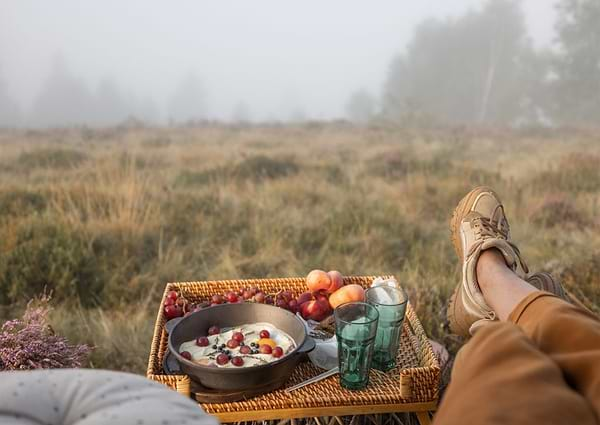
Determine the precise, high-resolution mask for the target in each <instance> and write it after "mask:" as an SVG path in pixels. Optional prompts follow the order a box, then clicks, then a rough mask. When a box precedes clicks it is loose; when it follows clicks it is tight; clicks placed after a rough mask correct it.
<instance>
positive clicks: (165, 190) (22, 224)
mask: <svg viewBox="0 0 600 425" xmlns="http://www.w3.org/2000/svg"><path fill="white" fill-rule="evenodd" d="M599 140H600V139H599V135H598V134H597V133H593V132H583V131H579V132H560V131H557V132H554V133H549V132H546V131H544V132H541V131H540V132H537V133H536V132H535V131H527V132H514V131H509V130H503V129H494V130H480V129H479V130H478V129H437V130H429V131H417V130H411V129H394V128H386V127H371V128H352V127H348V126H344V125H335V124H328V125H321V124H313V125H306V126H288V127H253V128H234V127H229V128H225V127H217V126H215V127H205V128H178V129H129V130H128V129H123V128H115V129H107V130H76V129H70V130H56V131H23V132H18V131H11V132H8V131H6V132H0V302H1V303H4V304H10V305H11V307H5V308H3V309H2V310H1V311H0V314H2V315H4V316H9V315H14V314H16V310H18V309H19V308H20V307H19V306H22V304H23V303H24V302H25V301H26V300H27V299H28V297H30V296H31V295H32V294H34V293H37V292H39V291H41V290H43V288H44V287H47V288H48V289H52V290H54V293H55V304H56V305H55V313H54V325H55V327H56V329H57V330H58V331H60V332H62V333H64V334H66V335H67V336H69V337H70V338H71V339H72V340H73V341H77V342H80V341H81V342H87V343H92V344H94V345H96V346H97V349H96V351H95V353H94V356H93V358H92V363H93V366H97V367H107V368H114V369H124V370H131V371H135V372H143V371H144V368H145V362H146V359H147V350H148V348H149V342H150V333H151V330H152V325H153V321H154V318H155V315H156V306H157V303H158V298H159V296H160V293H161V291H162V286H163V285H164V284H165V283H166V282H167V281H181V280H190V279H194V280H202V279H209V278H210V279H213V278H214V279H225V278H251V277H274V276H288V275H300V276H301V275H305V274H306V273H307V272H308V271H309V270H310V269H312V268H316V267H319V268H324V269H330V268H336V269H339V270H341V271H342V272H343V273H345V274H388V273H391V274H395V275H396V276H397V277H398V278H399V279H400V281H401V282H402V283H404V284H405V285H406V286H407V288H408V289H409V293H410V296H411V301H412V302H413V304H414V305H415V306H416V309H417V311H418V314H419V315H420V317H421V319H422V320H423V322H424V324H425V327H426V328H427V330H428V332H429V333H430V334H431V335H432V337H433V338H435V339H438V340H440V341H441V342H443V343H445V344H446V345H448V346H449V347H450V349H451V350H456V349H457V348H458V347H459V345H460V344H461V341H460V340H458V339H456V338H454V337H452V336H451V335H449V334H448V332H447V328H446V324H445V311H444V310H445V302H446V298H447V297H448V295H449V294H450V292H451V291H452V289H453V287H454V285H455V284H456V282H457V280H458V279H459V269H458V265H457V262H456V259H455V256H454V252H453V250H452V247H451V244H450V241H449V238H448V236H449V232H448V226H447V220H448V218H449V216H450V214H451V211H452V208H453V207H454V205H455V204H456V203H457V202H458V200H459V199H460V198H461V197H462V195H463V194H464V193H465V192H466V191H468V190H469V189H470V188H471V187H472V186H474V185H478V184H488V185H491V186H493V187H495V188H496V189H497V190H498V191H499V192H500V193H501V194H502V196H503V200H504V202H505V204H506V209H507V211H508V214H509V216H510V219H511V222H512V227H513V234H514V236H515V239H516V240H517V241H518V242H519V245H520V246H521V247H522V251H523V252H524V254H525V256H526V258H527V260H528V262H529V263H530V265H531V266H532V268H533V269H546V270H549V271H553V272H555V273H557V274H559V275H561V276H562V277H563V279H564V281H565V284H566V285H568V286H569V288H570V289H571V290H572V291H573V292H574V293H577V294H578V295H579V296H580V297H581V298H582V299H584V300H585V301H586V302H587V303H588V304H589V305H590V307H591V308H594V309H596V310H598V308H599V306H600V293H599V292H598V289H597V288H598V273H600V271H599V270H600V269H599V268H598V267H599V266H598V264H599V260H598V258H597V255H596V254H595V253H597V252H600V251H599V248H600V236H599V232H598V230H599V229H600V221H599V220H598V218H597V217H598V212H599V208H600V205H599V202H600V201H599V199H600V175H599V173H600V171H599V169H600V167H599V165H600V163H599V161H600V160H599V159H598V157H596V156H593V155H589V154H588V152H589V151H590V150H594V149H595V150H596V151H597V150H598V147H599V145H600V142H599ZM15 306H16V307H15Z"/></svg>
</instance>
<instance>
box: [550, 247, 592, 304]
mask: <svg viewBox="0 0 600 425" xmlns="http://www.w3.org/2000/svg"><path fill="white" fill-rule="evenodd" d="M560 277H561V280H562V284H563V285H564V287H565V288H566V289H567V290H569V291H571V292H572V293H573V294H574V295H575V296H576V297H577V298H579V299H580V300H581V301H583V303H584V304H585V305H586V306H587V307H588V308H590V309H592V310H593V311H595V312H596V313H600V254H597V253H596V254H592V255H585V256H583V257H581V258H580V259H579V260H577V261H576V262H574V263H573V264H571V265H569V266H566V267H564V268H563V270H562V271H561V272H560Z"/></svg>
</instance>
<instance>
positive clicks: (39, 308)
mask: <svg viewBox="0 0 600 425" xmlns="http://www.w3.org/2000/svg"><path fill="white" fill-rule="evenodd" d="M49 312H50V307H49V306H48V303H47V299H43V300H42V301H41V302H40V303H31V302H30V303H29V304H28V305H27V309H26V310H25V313H24V314H23V317H22V318H21V319H15V320H9V321H8V322H5V323H4V324H3V325H2V328H0V371H3V370H25V369H56V368H76V367H81V366H82V365H84V364H85V363H86V361H87V358H88V356H89V354H90V352H91V351H92V350H91V348H90V347H89V346H88V345H71V344H69V342H68V341H67V340H66V339H65V338H64V337H61V336H59V335H56V334H55V333H54V331H53V330H52V328H51V327H50V325H49V323H48V314H49Z"/></svg>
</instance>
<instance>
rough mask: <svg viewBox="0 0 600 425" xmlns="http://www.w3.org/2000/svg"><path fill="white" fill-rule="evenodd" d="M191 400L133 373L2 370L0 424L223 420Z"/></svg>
mask: <svg viewBox="0 0 600 425" xmlns="http://www.w3.org/2000/svg"><path fill="white" fill-rule="evenodd" d="M218 423H219V422H218V421H217V420H216V418H214V417H212V416H209V415H207V414H206V413H204V411H203V410H202V409H201V408H200V407H199V406H198V404H197V403H196V402H194V401H192V400H191V399H188V398H186V397H183V396H182V395H180V394H178V393H177V392H175V391H173V390H170V389H168V388H167V387H165V386H164V385H162V384H159V383H157V382H152V381H150V380H148V379H146V378H144V377H142V376H139V375H133V374H130V373H122V372H110V371H104V370H91V369H54V370H35V371H19V372H0V424H3V425H4V424H9V425H34V424H35V425H39V424H43V425H75V424H77V425H96V424H116V425H121V424H122V425H125V424H132V425H169V424H199V425H217V424H218Z"/></svg>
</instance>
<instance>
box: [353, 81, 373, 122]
mask: <svg viewBox="0 0 600 425" xmlns="http://www.w3.org/2000/svg"><path fill="white" fill-rule="evenodd" d="M376 109H377V105H376V100H375V98H374V97H373V96H372V95H371V94H370V93H369V92H368V91H366V90H364V89H361V90H358V91H356V92H354V93H353V94H352V95H351V96H350V98H349V99H348V103H347V104H346V117H347V118H348V119H349V120H350V121H352V122H354V123H357V124H366V123H367V122H369V121H370V120H371V119H372V118H373V117H374V116H375V113H376Z"/></svg>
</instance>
